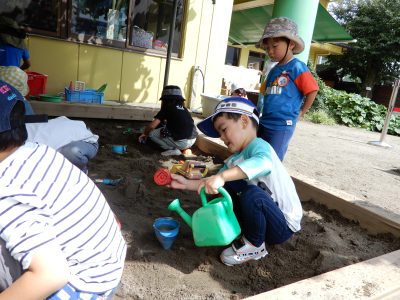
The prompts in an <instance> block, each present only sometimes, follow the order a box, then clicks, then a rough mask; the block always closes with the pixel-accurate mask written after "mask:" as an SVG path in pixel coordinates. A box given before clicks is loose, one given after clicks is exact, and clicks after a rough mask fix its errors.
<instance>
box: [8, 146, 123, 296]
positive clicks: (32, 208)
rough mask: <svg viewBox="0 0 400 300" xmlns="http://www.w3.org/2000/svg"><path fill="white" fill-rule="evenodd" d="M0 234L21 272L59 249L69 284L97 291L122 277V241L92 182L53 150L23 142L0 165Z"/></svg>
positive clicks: (105, 205)
mask: <svg viewBox="0 0 400 300" xmlns="http://www.w3.org/2000/svg"><path fill="white" fill-rule="evenodd" d="M0 237H1V238H2V239H3V240H4V241H6V246H7V249H8V250H9V252H10V253H11V255H12V256H13V257H14V258H15V259H16V260H17V261H19V262H20V263H21V266H22V268H23V269H24V270H25V269H27V268H28V267H29V265H30V263H31V259H32V255H33V253H34V252H35V251H36V250H37V249H39V248H41V247H46V246H49V245H55V246H57V247H60V248H61V250H62V252H63V253H64V255H65V258H66V260H67V262H68V265H69V269H70V280H69V283H70V285H71V286H73V287H74V288H76V289H77V290H80V291H83V292H88V293H98V294H102V293H104V292H107V291H109V290H111V289H113V288H115V287H116V286H117V285H118V283H119V281H120V279H121V275H122V271H123V264H124V260H125V254H126V244H125V241H124V239H123V237H122V234H121V231H120V229H119V228H118V225H117V223H116V220H115V217H114V214H113V212H112V211H111V209H110V207H109V205H108V203H107V201H106V200H105V198H104V196H103V194H102V193H101V192H100V190H99V189H98V188H97V186H96V185H95V184H94V183H93V182H92V181H91V180H90V179H89V178H88V177H87V176H86V175H85V174H84V173H82V172H81V171H80V170H79V169H78V168H77V167H75V166H74V165H72V164H71V163H70V162H69V161H68V160H67V159H65V158H64V156H62V155H61V154H59V153H58V152H56V151H55V150H53V149H51V148H49V147H47V146H44V145H38V144H33V143H29V142H27V143H25V145H24V146H21V147H19V148H18V149H17V150H16V151H15V152H14V153H12V154H11V155H10V156H8V157H7V158H6V159H5V160H3V161H2V162H1V163H0Z"/></svg>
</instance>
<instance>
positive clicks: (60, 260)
mask: <svg viewBox="0 0 400 300" xmlns="http://www.w3.org/2000/svg"><path fill="white" fill-rule="evenodd" d="M68 278H69V269H68V265H67V261H66V260H65V258H64V256H63V254H62V252H61V250H60V249H58V248H56V247H49V248H46V249H44V248H43V249H39V250H38V251H37V252H35V253H34V254H33V257H32V261H31V264H30V266H29V269H28V270H26V271H25V272H24V273H23V274H22V275H21V277H19V278H18V279H17V280H16V281H15V282H14V283H13V284H12V285H11V286H10V287H9V288H7V289H6V290H4V291H3V292H2V293H0V300H3V299H4V300H6V299H25V300H39V299H44V298H46V297H48V296H50V295H51V294H53V293H54V292H56V291H57V290H59V289H61V288H62V287H63V286H64V285H65V284H66V283H67V282H68Z"/></svg>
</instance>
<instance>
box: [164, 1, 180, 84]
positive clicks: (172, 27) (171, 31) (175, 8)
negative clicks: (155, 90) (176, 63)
mask: <svg viewBox="0 0 400 300" xmlns="http://www.w3.org/2000/svg"><path fill="white" fill-rule="evenodd" d="M177 11H178V0H174V4H173V8H172V18H171V19H172V20H171V25H170V26H169V37H168V49H167V61H166V62H165V72H164V86H166V85H168V77H169V65H170V63H171V53H172V43H173V40H174V31H175V20H176V12H177Z"/></svg>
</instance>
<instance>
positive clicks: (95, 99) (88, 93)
mask: <svg viewBox="0 0 400 300" xmlns="http://www.w3.org/2000/svg"><path fill="white" fill-rule="evenodd" d="M65 100H66V101H69V102H83V103H98V104H103V102H104V93H102V92H97V91H96V90H90V89H88V90H84V91H71V90H69V89H67V88H65Z"/></svg>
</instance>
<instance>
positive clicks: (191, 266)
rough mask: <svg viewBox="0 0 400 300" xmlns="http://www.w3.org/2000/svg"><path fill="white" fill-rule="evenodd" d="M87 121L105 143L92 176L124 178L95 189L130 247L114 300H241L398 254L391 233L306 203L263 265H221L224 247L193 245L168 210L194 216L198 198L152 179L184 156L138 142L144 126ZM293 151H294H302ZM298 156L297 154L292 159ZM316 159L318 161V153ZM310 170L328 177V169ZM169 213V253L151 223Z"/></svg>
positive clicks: (214, 163) (212, 161) (209, 159)
mask: <svg viewBox="0 0 400 300" xmlns="http://www.w3.org/2000/svg"><path fill="white" fill-rule="evenodd" d="M85 121H86V122H87V124H88V126H89V127H90V128H91V129H92V130H93V132H95V133H96V134H98V135H99V136H100V144H101V147H100V150H99V153H98V155H97V156H96V158H95V159H94V160H93V161H91V162H90V165H89V177H91V178H92V179H98V178H112V179H115V178H120V177H122V178H123V181H122V182H121V183H120V184H119V185H117V186H109V185H104V184H101V183H99V184H98V185H99V187H100V189H101V190H102V192H103V193H104V195H105V197H106V198H107V200H108V201H109V203H110V205H111V207H112V208H113V211H114V212H115V214H116V215H117V217H118V218H119V219H120V221H121V223H122V229H123V233H124V236H125V238H126V241H127V243H128V253H127V258H126V264H125V270H124V274H123V278H122V282H121V285H120V288H119V290H118V293H117V295H116V297H115V299H163V300H167V299H242V298H245V297H248V296H251V295H255V294H258V293H261V292H265V291H268V290H271V289H274V288H277V287H280V286H283V285H286V284H289V283H292V282H295V281H298V280H301V279H305V278H308V277H312V276H314V275H318V274H321V273H324V272H327V271H330V270H333V269H337V268H340V267H343V266H346V265H349V264H353V263H356V262H360V261H363V260H367V259H369V258H372V257H376V256H379V255H382V254H385V253H388V252H391V251H394V250H396V249H400V240H399V239H396V238H394V237H392V236H390V235H379V236H370V235H368V233H367V232H366V231H364V230H363V229H361V228H360V227H359V226H358V225H357V224H356V223H354V222H350V221H348V220H346V219H344V218H342V217H341V216H340V215H339V214H338V213H337V212H335V211H328V210H327V209H326V208H324V207H322V206H320V205H318V204H315V203H313V202H307V203H303V209H304V217H303V220H302V230H301V231H300V232H299V233H296V234H295V235H294V236H293V237H292V238H291V239H290V240H288V241H287V242H285V243H284V244H282V245H275V246H268V247H267V250H268V252H269V255H268V256H267V257H266V258H264V259H262V260H259V261H253V262H249V263H246V264H243V265H240V266H236V267H228V266H225V265H223V264H222V263H221V262H220V261H219V254H220V252H221V251H222V250H223V249H224V247H196V246H195V245H194V242H193V238H192V232H191V230H190V228H189V227H188V226H187V225H186V224H185V223H184V221H183V220H182V219H181V218H180V217H179V216H178V215H177V214H176V213H174V212H171V211H169V210H167V206H168V204H169V203H170V202H171V201H172V200H174V199H176V198H179V199H180V201H181V203H182V207H183V208H184V209H185V210H186V211H187V212H188V213H189V214H190V215H191V214H192V213H193V212H194V211H195V210H196V209H197V208H199V207H200V205H201V202H200V198H199V196H198V195H197V194H195V193H194V192H189V191H177V190H172V189H169V188H167V187H161V186H157V185H156V184H155V183H154V181H153V175H154V173H155V171H156V170H157V169H159V168H160V167H170V166H171V165H172V164H174V163H178V162H179V160H183V159H185V158H184V157H183V156H181V157H162V156H161V155H160V151H159V150H158V149H156V148H155V147H153V146H152V145H151V144H150V143H148V144H145V145H142V144H139V143H137V137H138V135H139V132H140V130H141V128H142V127H143V125H144V124H145V123H141V122H130V121H116V120H93V119H87V120H85ZM129 128H130V130H128V131H127V129H129ZM112 144H126V145H127V146H128V147H127V153H126V154H123V155H118V154H114V153H112V152H111V145H112ZM296 147H297V146H295V145H294V146H293V150H298V149H297V148H296ZM193 150H194V153H195V155H196V157H195V159H196V160H198V161H202V162H204V163H205V164H206V165H207V166H208V167H209V170H210V171H209V172H210V173H211V174H212V173H213V172H214V173H215V172H216V170H217V169H218V168H219V166H220V164H221V161H220V160H219V159H218V158H216V157H213V156H207V155H204V154H202V153H200V152H199V151H198V150H196V149H193ZM310 155H311V154H310ZM293 156H294V153H293V152H292V153H290V154H288V157H287V159H288V158H289V157H293ZM296 159H297V163H296V164H295V165H297V166H301V168H300V169H302V168H304V166H308V168H309V169H312V167H309V165H313V164H310V159H311V158H309V157H306V158H305V159H304V160H303V161H301V158H300V155H297V156H296ZM313 159H314V160H317V159H318V158H317V157H315V155H314V158H313ZM300 163H302V164H300ZM285 164H288V163H286V162H285ZM292 164H294V162H293V160H292ZM332 164H334V162H332ZM288 165H290V164H288ZM291 167H293V165H291ZM316 167H318V166H316ZM296 171H301V170H296ZM303 171H304V169H303ZM309 171H310V170H309ZM310 172H311V171H310ZM312 172H320V174H324V170H319V171H318V170H315V169H312ZM310 174H311V175H310ZM310 174H309V175H310V176H312V175H313V173H310ZM321 177H322V176H321ZM338 185H339V187H340V183H339V184H338ZM168 216H170V217H173V218H175V219H177V220H178V221H179V222H180V224H181V227H180V233H179V235H178V238H177V239H176V241H175V242H174V244H173V246H172V248H171V250H164V249H163V248H162V247H161V245H160V243H159V242H158V240H157V239H156V237H155V234H154V231H153V228H152V224H153V222H154V220H155V219H156V218H158V217H168Z"/></svg>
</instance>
